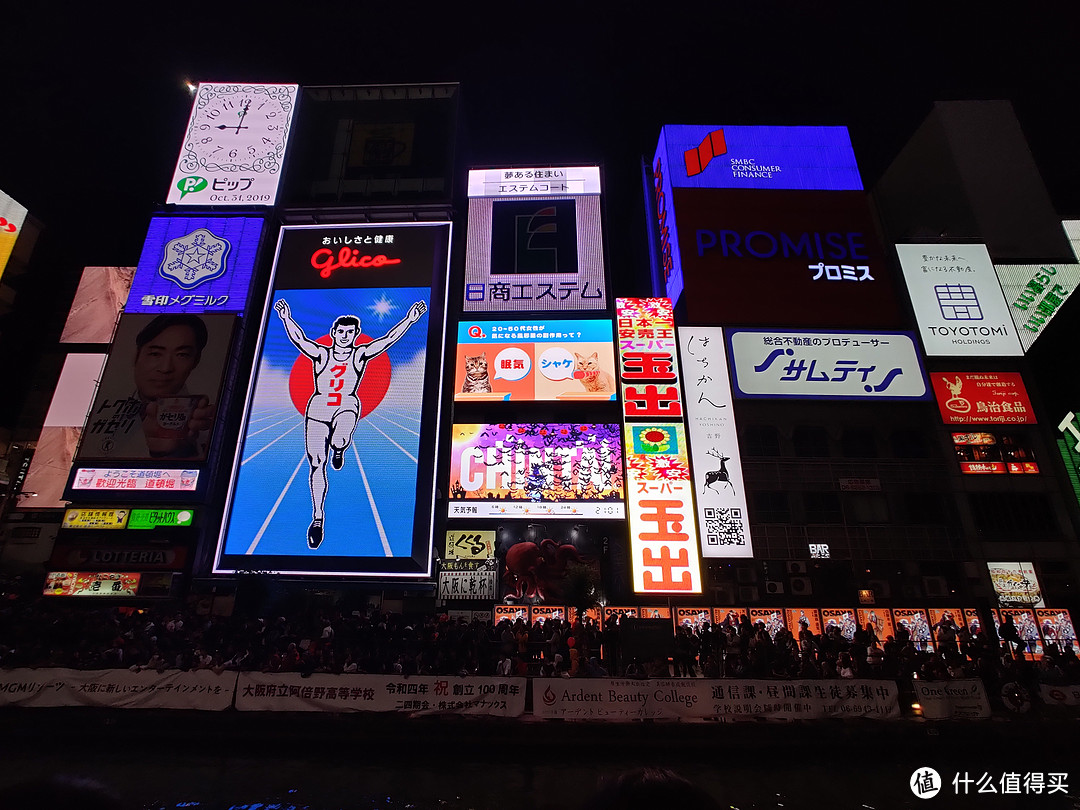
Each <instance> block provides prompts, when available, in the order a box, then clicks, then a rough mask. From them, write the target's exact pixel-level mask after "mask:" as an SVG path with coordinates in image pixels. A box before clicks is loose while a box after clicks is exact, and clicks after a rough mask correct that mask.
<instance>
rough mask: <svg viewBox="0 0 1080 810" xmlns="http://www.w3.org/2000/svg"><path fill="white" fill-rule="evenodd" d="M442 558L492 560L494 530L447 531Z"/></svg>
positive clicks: (493, 556) (493, 557)
mask: <svg viewBox="0 0 1080 810" xmlns="http://www.w3.org/2000/svg"><path fill="white" fill-rule="evenodd" d="M443 558H444V559H447V560H493V559H495V532H493V531H488V530H480V531H468V530H466V531H457V530H454V531H448V532H447V533H446V546H445V548H444V551H443Z"/></svg>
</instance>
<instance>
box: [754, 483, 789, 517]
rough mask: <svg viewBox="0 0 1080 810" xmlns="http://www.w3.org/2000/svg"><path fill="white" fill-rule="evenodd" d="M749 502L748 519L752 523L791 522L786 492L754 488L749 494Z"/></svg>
mask: <svg viewBox="0 0 1080 810" xmlns="http://www.w3.org/2000/svg"><path fill="white" fill-rule="evenodd" d="M750 504H751V506H750V519H751V521H753V522H754V523H791V505H790V504H789V503H788V494H787V493H786V492H779V491H773V490H756V491H754V492H752V493H751V494H750Z"/></svg>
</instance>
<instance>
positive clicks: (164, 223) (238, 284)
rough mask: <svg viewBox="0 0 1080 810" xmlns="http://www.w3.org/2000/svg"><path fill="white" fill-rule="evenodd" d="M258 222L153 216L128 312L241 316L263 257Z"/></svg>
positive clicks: (261, 228)
mask: <svg viewBox="0 0 1080 810" xmlns="http://www.w3.org/2000/svg"><path fill="white" fill-rule="evenodd" d="M262 230H263V220H261V219H258V218H256V217H153V218H152V219H151V220H150V229H149V230H148V231H147V234H146V241H145V242H143V249H142V254H141V255H140V256H139V266H138V268H137V270H136V272H135V278H134V280H133V281H132V283H131V292H130V293H129V295H128V298H127V306H126V307H125V308H124V311H125V312H149V313H154V314H158V313H162V312H243V311H244V309H245V308H246V307H247V301H248V290H249V289H250V287H251V276H252V273H254V271H255V260H256V258H257V257H258V252H259V239H260V237H261V236H262Z"/></svg>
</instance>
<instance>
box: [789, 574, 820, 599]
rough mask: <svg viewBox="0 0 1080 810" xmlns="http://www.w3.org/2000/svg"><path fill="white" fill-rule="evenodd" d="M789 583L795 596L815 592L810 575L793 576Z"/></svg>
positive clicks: (808, 594)
mask: <svg viewBox="0 0 1080 810" xmlns="http://www.w3.org/2000/svg"><path fill="white" fill-rule="evenodd" d="M789 584H790V585H791V593H792V595H793V596H810V595H811V594H812V593H813V592H814V585H813V583H812V582H811V581H810V577H792V578H791V580H790V581H789Z"/></svg>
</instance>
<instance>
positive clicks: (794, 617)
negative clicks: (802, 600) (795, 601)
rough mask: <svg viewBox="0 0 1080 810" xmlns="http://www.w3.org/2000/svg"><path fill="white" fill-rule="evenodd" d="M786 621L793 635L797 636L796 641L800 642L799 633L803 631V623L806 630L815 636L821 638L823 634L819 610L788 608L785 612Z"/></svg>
mask: <svg viewBox="0 0 1080 810" xmlns="http://www.w3.org/2000/svg"><path fill="white" fill-rule="evenodd" d="M784 620H785V621H786V623H787V626H788V629H790V630H791V633H792V635H793V636H795V640H796V641H798V639H799V633H800V632H801V631H802V624H803V622H805V623H806V628H807V629H808V630H809V631H810V632H811V633H813V634H814V635H815V636H820V635H821V633H822V627H821V614H820V613H819V612H818V609H817V608H812V607H802V608H787V609H785V610H784Z"/></svg>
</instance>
